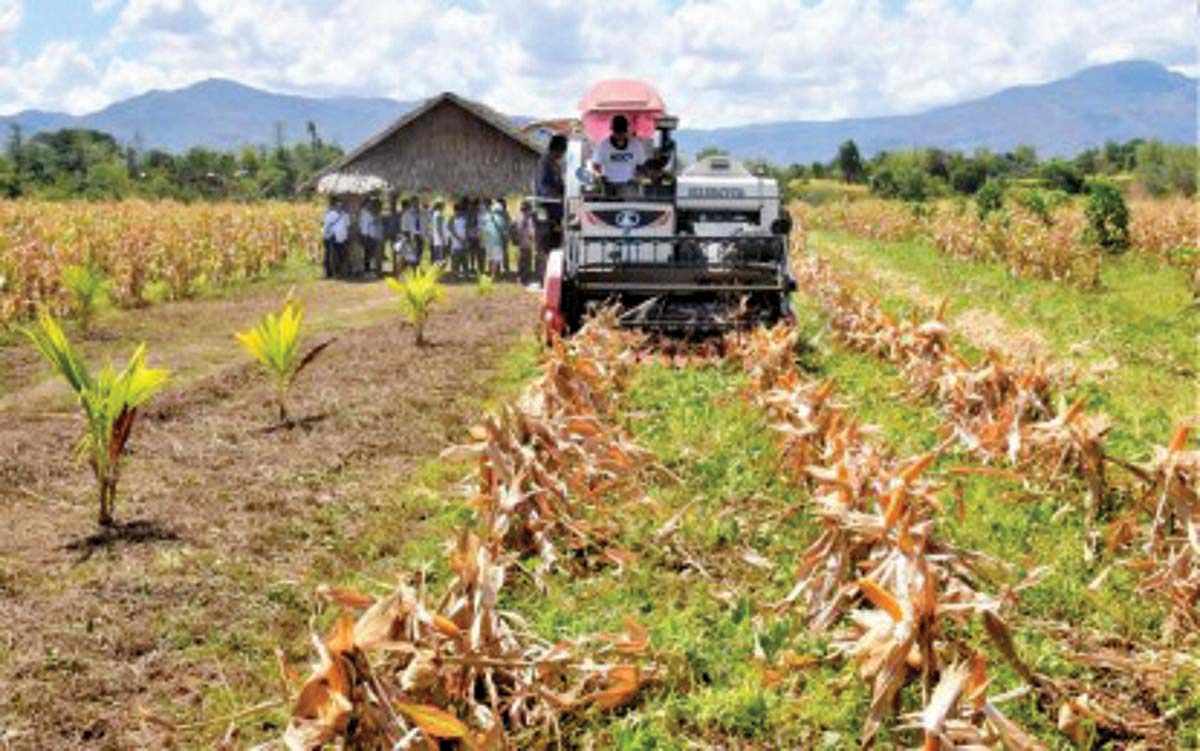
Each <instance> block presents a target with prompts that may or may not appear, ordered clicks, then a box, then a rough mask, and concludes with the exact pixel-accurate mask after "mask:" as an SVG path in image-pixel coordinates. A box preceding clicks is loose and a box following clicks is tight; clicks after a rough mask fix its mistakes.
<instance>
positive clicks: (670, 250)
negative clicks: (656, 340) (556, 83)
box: [535, 81, 795, 335]
mask: <svg viewBox="0 0 1200 751" xmlns="http://www.w3.org/2000/svg"><path fill="white" fill-rule="evenodd" d="M580 109H581V111H582V117H581V118H580V121H579V123H578V125H577V127H576V128H575V129H574V132H573V133H572V135H571V137H570V140H569V141H568V147H567V152H566V156H565V165H564V173H565V174H564V183H565V188H566V190H565V207H564V211H563V212H562V214H563V218H562V222H563V226H562V228H561V230H562V231H561V233H557V232H555V233H552V234H553V235H557V236H560V237H561V238H562V242H561V247H554V248H551V249H550V252H549V255H548V258H547V263H546V277H545V282H544V299H543V309H542V316H543V322H544V323H545V325H546V328H547V332H548V333H559V334H564V335H565V334H570V333H571V332H573V331H575V330H576V329H578V328H579V326H581V325H582V322H583V320H584V318H585V317H586V316H587V314H588V312H589V311H590V310H592V309H594V308H596V307H598V306H605V305H612V304H616V305H618V306H619V309H620V311H621V316H620V321H621V323H622V325H625V326H631V327H638V328H642V329H650V330H658V331H666V332H674V333H682V334H702V333H711V332H719V331H724V330H728V329H731V328H746V327H751V326H757V325H763V324H765V325H770V324H773V323H775V322H777V321H781V320H791V310H790V307H789V303H788V296H789V293H790V292H791V291H792V290H793V289H794V288H795V283H794V281H793V280H792V278H791V276H790V274H789V271H788V258H787V250H788V234H789V232H790V231H791V220H790V217H789V216H788V215H787V213H786V212H785V211H783V208H782V206H781V202H780V193H779V186H778V184H777V183H776V182H775V180H774V179H772V178H770V177H764V176H760V175H755V174H751V172H750V171H749V170H747V169H746V168H745V167H744V166H743V165H742V164H741V163H739V162H737V161H735V160H734V159H731V158H729V157H725V156H715V157H709V158H707V159H703V160H700V161H698V162H695V163H693V164H690V165H688V166H687V167H686V168H682V169H681V168H680V166H679V161H680V160H679V158H678V155H677V154H676V153H675V143H674V141H673V140H672V138H671V133H672V131H673V130H674V129H675V128H676V125H677V120H676V118H674V117H670V116H668V115H667V113H666V109H665V107H664V106H663V102H662V99H661V98H660V97H659V95H658V93H657V92H656V91H655V90H654V89H653V88H651V87H650V86H649V85H647V84H645V83H642V82H640V81H602V82H600V83H598V84H596V85H594V86H593V87H592V88H591V89H590V90H589V91H588V93H587V94H586V95H585V96H584V97H583V99H582V100H581V102H580ZM615 115H624V116H625V118H626V120H627V121H628V123H629V134H630V137H631V138H639V139H643V144H644V145H645V146H646V147H647V148H648V150H649V151H650V153H651V154H653V157H652V158H651V160H650V161H649V163H648V165H647V169H644V170H643V171H642V172H641V173H640V174H639V176H638V178H637V179H636V180H634V181H633V182H631V183H625V184H622V185H616V186H614V185H610V184H608V183H607V182H606V181H604V180H602V179H595V178H594V177H593V175H592V172H591V170H590V168H589V163H590V158H591V154H592V151H593V150H594V149H595V148H596V147H597V146H598V145H599V144H600V142H601V141H602V140H603V139H605V138H608V137H609V135H610V124H611V122H612V118H613V117H614V116H615ZM535 200H536V199H535ZM542 216H543V217H544V216H545V214H544V213H543V214H542Z"/></svg>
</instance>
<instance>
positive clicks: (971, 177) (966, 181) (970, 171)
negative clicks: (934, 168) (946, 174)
mask: <svg viewBox="0 0 1200 751" xmlns="http://www.w3.org/2000/svg"><path fill="white" fill-rule="evenodd" d="M986 180H987V168H986V167H984V166H983V164H981V163H980V162H978V161H976V160H974V159H964V160H963V161H962V162H960V163H959V164H957V165H956V166H955V167H954V170H953V171H952V172H951V173H950V187H952V188H954V190H955V192H958V193H965V194H967V195H971V194H973V193H975V192H976V191H978V190H979V189H980V188H981V187H983V183H984V182H985V181H986Z"/></svg>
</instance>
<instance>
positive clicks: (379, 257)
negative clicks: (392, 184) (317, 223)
mask: <svg viewBox="0 0 1200 751" xmlns="http://www.w3.org/2000/svg"><path fill="white" fill-rule="evenodd" d="M382 205H383V204H382V201H380V200H379V199H378V198H375V197H371V198H368V199H367V200H366V201H364V202H363V203H362V205H361V206H360V207H359V209H358V211H357V216H356V217H352V216H351V214H350V211H349V209H347V207H346V203H345V201H344V200H343V199H341V198H337V197H334V198H331V199H330V201H329V208H328V209H327V210H326V212H325V217H324V220H323V226H322V237H323V240H324V249H325V254H324V270H325V276H326V277H330V278H332V277H345V276H350V275H352V274H355V273H361V274H363V275H368V276H370V275H382V274H383V260H384V256H385V255H387V254H388V253H389V251H390V256H391V262H392V263H391V266H392V272H393V273H395V274H399V273H400V272H401V271H403V270H404V269H406V268H412V267H415V266H419V265H420V264H421V263H423V262H428V263H434V264H441V265H442V266H444V267H445V268H446V269H447V270H448V271H449V272H450V273H451V275H453V276H455V277H458V278H468V277H471V276H477V275H479V274H488V275H491V276H493V277H495V276H499V275H501V274H505V275H507V274H511V273H513V260H514V259H512V258H511V255H510V253H509V248H510V246H511V245H516V247H517V257H516V259H515V260H516V269H515V270H516V275H517V277H518V279H519V280H520V281H521V283H522V284H532V283H534V282H536V281H537V278H538V277H537V276H536V269H535V259H534V254H535V246H536V229H535V222H534V216H533V208H532V206H531V205H530V203H529V202H528V201H525V202H522V204H521V207H520V209H519V211H518V214H517V216H515V217H513V216H512V215H511V214H510V213H509V211H508V207H507V205H506V204H505V202H504V201H503V200H502V199H495V200H491V201H489V200H485V199H479V198H462V199H460V200H458V201H457V202H455V203H453V204H451V203H449V202H445V201H440V200H438V201H432V202H431V201H429V200H427V199H423V198H420V197H416V196H413V197H408V198H404V199H403V200H400V201H397V200H396V199H395V198H393V199H392V201H391V205H390V209H391V210H390V211H389V212H387V213H386V214H385V213H384V212H383V210H382ZM352 227H354V228H356V229H357V232H353V231H352ZM355 237H357V240H358V244H359V245H360V246H361V247H362V250H363V263H362V268H361V271H360V270H358V269H353V268H351V261H350V248H351V242H352V240H353V239H354V238H355Z"/></svg>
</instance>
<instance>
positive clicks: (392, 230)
mask: <svg viewBox="0 0 1200 751" xmlns="http://www.w3.org/2000/svg"><path fill="white" fill-rule="evenodd" d="M629 131H630V128H629V120H628V119H627V118H626V117H625V116H624V115H617V116H615V117H614V118H613V119H612V133H611V135H610V136H609V137H608V138H606V139H604V140H603V141H601V142H600V143H598V144H596V147H595V148H594V150H593V152H592V156H591V162H590V166H591V173H592V175H594V177H595V179H597V180H599V181H600V182H601V184H602V185H606V186H610V187H613V188H618V189H619V188H621V187H622V186H624V185H627V184H630V183H632V182H633V181H634V180H635V179H636V178H637V176H639V175H647V176H653V175H656V174H660V173H661V171H662V169H663V167H664V166H665V163H666V161H667V159H668V158H669V157H668V158H664V157H659V156H655V155H653V154H652V153H651V150H650V149H649V148H648V147H647V146H646V145H645V144H644V143H643V142H642V141H640V140H638V139H636V138H633V137H631V134H630V132H629ZM566 151H567V139H566V137H564V136H562V135H555V136H554V137H553V138H551V139H550V143H549V147H548V148H547V150H546V153H545V154H543V156H542V157H541V159H540V160H539V161H538V164H537V170H536V172H535V174H534V179H533V189H534V191H533V192H534V196H535V200H536V201H537V202H538V203H539V204H540V209H541V211H540V214H541V218H540V220H539V219H538V218H536V216H535V212H534V209H533V207H532V205H531V203H530V202H529V201H528V200H526V201H523V202H522V203H521V207H520V210H519V212H518V215H517V216H516V217H513V216H511V215H510V214H509V211H508V207H507V205H506V204H505V202H504V201H503V199H495V200H486V199H479V198H461V199H459V200H458V201H457V202H455V203H453V204H449V203H447V202H444V201H434V202H432V203H430V202H429V201H428V200H427V199H424V198H421V197H417V196H411V197H408V198H404V199H403V200H401V201H400V202H399V205H397V199H396V197H393V198H392V200H391V210H390V212H388V213H387V214H386V215H384V214H383V211H382V202H381V201H380V200H379V199H378V198H375V197H372V198H368V199H367V200H366V201H365V202H363V204H362V206H361V207H360V208H359V210H358V215H357V221H354V220H353V218H352V217H351V216H350V212H349V211H348V209H347V208H346V205H345V203H344V202H343V201H342V200H341V199H340V198H336V197H334V198H331V199H330V202H329V209H328V210H327V211H326V212H325V218H324V226H323V237H324V243H325V275H326V276H327V277H335V276H347V275H349V274H350V273H352V270H351V269H350V268H349V266H350V262H349V248H350V243H351V239H352V237H354V236H357V238H358V241H359V244H360V245H361V246H362V249H363V267H364V268H363V269H362V273H364V274H367V275H372V274H374V275H379V274H382V273H383V257H384V254H385V251H386V250H388V249H390V250H391V256H392V270H393V273H396V274H398V273H399V272H400V271H402V270H403V269H405V268H408V267H413V266H418V265H420V264H421V263H422V262H423V261H424V260H425V259H428V262H429V263H436V264H442V265H443V266H445V267H446V268H447V269H448V270H449V271H450V273H451V274H452V275H454V276H456V277H459V278H466V277H469V276H473V275H479V274H489V275H491V276H499V275H501V274H510V273H512V269H511V258H510V255H509V246H510V244H513V245H516V246H517V261H516V267H517V268H516V273H517V277H518V278H519V279H520V281H521V283H522V284H536V283H538V282H539V281H540V280H541V273H542V269H543V267H544V259H545V256H546V254H547V253H548V252H549V251H550V249H552V248H557V247H561V245H562V223H563V213H564V211H563V209H564V181H563V171H564V166H563V159H564V156H565V154H566ZM352 224H353V225H354V226H355V227H356V229H357V232H352V231H351V226H352Z"/></svg>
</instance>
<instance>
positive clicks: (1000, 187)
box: [975, 179, 1004, 219]
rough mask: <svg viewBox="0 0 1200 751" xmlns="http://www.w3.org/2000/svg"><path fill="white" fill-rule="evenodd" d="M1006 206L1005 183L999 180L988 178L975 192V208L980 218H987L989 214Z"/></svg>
mask: <svg viewBox="0 0 1200 751" xmlns="http://www.w3.org/2000/svg"><path fill="white" fill-rule="evenodd" d="M1002 208H1004V183H1002V182H1001V181H999V180H991V179H989V180H987V181H985V182H984V183H983V185H982V186H981V187H980V188H979V191H978V192H977V193H975V209H976V210H977V211H978V212H979V218H980V219H986V218H987V216H988V215H989V214H991V213H992V212H994V211H999V210H1000V209H1002Z"/></svg>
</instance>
